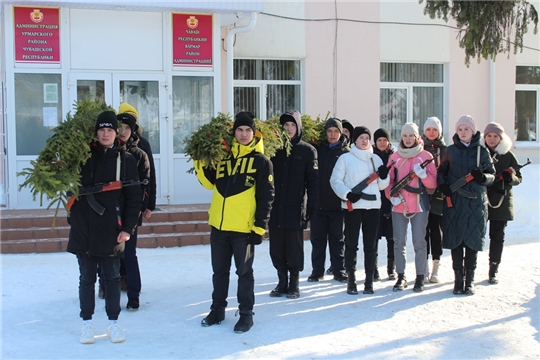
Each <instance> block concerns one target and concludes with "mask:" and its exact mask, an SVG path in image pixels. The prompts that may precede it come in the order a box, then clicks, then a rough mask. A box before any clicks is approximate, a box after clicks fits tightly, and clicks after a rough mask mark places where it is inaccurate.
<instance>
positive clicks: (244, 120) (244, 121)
mask: <svg viewBox="0 0 540 360" xmlns="http://www.w3.org/2000/svg"><path fill="white" fill-rule="evenodd" d="M253 119H255V115H253V113H251V112H249V111H241V112H239V113H238V114H236V116H235V120H234V125H233V133H234V132H235V131H236V129H237V128H238V127H239V126H249V127H250V128H252V129H253V132H255V121H254V120H253Z"/></svg>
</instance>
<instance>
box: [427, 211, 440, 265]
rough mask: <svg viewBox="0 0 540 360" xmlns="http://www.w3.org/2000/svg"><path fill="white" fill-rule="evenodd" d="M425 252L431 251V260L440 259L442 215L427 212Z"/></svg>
mask: <svg viewBox="0 0 540 360" xmlns="http://www.w3.org/2000/svg"><path fill="white" fill-rule="evenodd" d="M426 242H427V254H428V258H429V252H430V251H431V257H432V258H433V260H440V259H441V255H442V252H443V248H442V216H439V215H436V214H432V213H429V217H428V224H427V227H426Z"/></svg>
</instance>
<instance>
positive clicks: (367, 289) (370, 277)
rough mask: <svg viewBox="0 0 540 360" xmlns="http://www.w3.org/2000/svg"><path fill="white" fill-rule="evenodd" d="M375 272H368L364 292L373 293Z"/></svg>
mask: <svg viewBox="0 0 540 360" xmlns="http://www.w3.org/2000/svg"><path fill="white" fill-rule="evenodd" d="M373 276H374V275H373V273H366V280H365V281H364V294H373V293H374V291H373V280H374V278H373Z"/></svg>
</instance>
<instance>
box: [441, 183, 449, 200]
mask: <svg viewBox="0 0 540 360" xmlns="http://www.w3.org/2000/svg"><path fill="white" fill-rule="evenodd" d="M439 190H440V191H441V192H442V193H443V194H444V196H448V197H450V196H452V190H451V189H450V185H448V184H441V185H439Z"/></svg>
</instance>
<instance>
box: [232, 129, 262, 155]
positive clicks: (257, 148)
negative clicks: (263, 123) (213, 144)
mask: <svg viewBox="0 0 540 360" xmlns="http://www.w3.org/2000/svg"><path fill="white" fill-rule="evenodd" d="M262 138H263V136H262V133H261V132H260V131H259V130H257V131H255V135H254V136H253V140H252V141H251V142H250V143H249V144H247V145H242V144H240V143H239V142H238V141H236V139H235V138H233V140H232V146H231V154H232V156H233V157H234V158H239V157H242V156H246V155H247V154H250V153H252V152H258V153H261V154H264V144H263V139H262Z"/></svg>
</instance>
